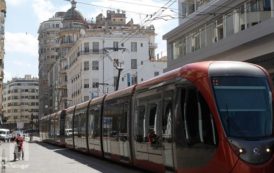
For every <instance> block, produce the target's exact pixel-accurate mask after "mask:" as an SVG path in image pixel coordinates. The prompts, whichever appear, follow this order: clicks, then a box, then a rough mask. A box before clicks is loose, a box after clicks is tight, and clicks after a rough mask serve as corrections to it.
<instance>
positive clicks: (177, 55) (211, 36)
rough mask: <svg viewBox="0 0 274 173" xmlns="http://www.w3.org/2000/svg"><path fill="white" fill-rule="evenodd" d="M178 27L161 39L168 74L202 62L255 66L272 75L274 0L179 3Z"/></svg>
mask: <svg viewBox="0 0 274 173" xmlns="http://www.w3.org/2000/svg"><path fill="white" fill-rule="evenodd" d="M178 7H179V11H180V14H179V26H178V27H176V28H175V29H173V30H172V31H170V32H169V33H167V34H166V35H164V39H166V40H167V51H168V67H167V68H166V69H165V71H169V70H172V69H175V68H177V67H180V66H182V65H184V64H187V63H191V62H196V61H205V60H236V61H248V62H253V63H257V64H259V65H262V66H264V67H265V68H267V69H268V70H269V71H270V72H271V73H272V72H274V66H273V64H274V60H273V58H274V49H273V47H274V42H273V40H274V30H273V28H274V18H273V17H274V0H239V1H232V0H179V1H178Z"/></svg>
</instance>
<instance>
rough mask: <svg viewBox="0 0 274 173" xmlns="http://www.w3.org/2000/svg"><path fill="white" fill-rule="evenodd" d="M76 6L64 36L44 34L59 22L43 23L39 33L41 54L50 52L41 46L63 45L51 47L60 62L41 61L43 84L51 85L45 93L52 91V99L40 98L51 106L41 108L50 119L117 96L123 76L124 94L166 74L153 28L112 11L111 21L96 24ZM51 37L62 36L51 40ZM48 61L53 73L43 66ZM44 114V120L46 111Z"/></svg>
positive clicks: (63, 28)
mask: <svg viewBox="0 0 274 173" xmlns="http://www.w3.org/2000/svg"><path fill="white" fill-rule="evenodd" d="M71 4H72V6H71V8H70V9H69V10H68V11H67V12H65V13H64V15H63V16H62V18H60V20H58V22H61V23H62V24H60V25H59V27H60V28H58V30H53V28H50V29H44V30H43V28H44V27H43V26H44V25H45V24H47V23H51V25H53V24H54V21H55V20H56V19H55V20H52V19H50V20H49V21H45V22H43V23H42V24H41V26H40V29H39V30H41V31H43V32H39V45H40V50H41V49H42V50H44V49H45V48H46V50H47V47H46V46H47V44H43V43H41V42H43V40H48V39H49V40H51V39H54V40H58V44H57V43H52V44H50V46H53V45H56V48H57V47H58V51H59V52H58V53H57V56H56V54H54V55H53V56H54V57H56V60H55V61H53V63H51V61H49V60H48V58H45V57H47V55H48V54H49V52H46V53H45V54H44V55H43V54H40V56H39V78H40V81H44V80H46V82H47V85H45V86H41V87H48V94H47V93H40V96H41V97H40V99H42V98H43V96H45V97H47V99H48V100H47V101H46V102H48V104H47V103H46V102H45V101H44V103H43V105H41V106H40V108H41V110H43V108H44V106H45V104H47V105H48V113H51V112H55V111H57V110H61V109H64V108H67V107H68V106H70V105H73V104H77V103H81V102H83V101H86V100H89V99H91V98H94V97H98V96H101V95H103V94H106V93H109V92H112V91H114V90H115V86H117V82H118V76H120V80H119V88H118V89H122V88H125V87H127V86H130V85H133V84H136V83H139V82H141V81H144V80H147V79H149V78H151V77H154V76H156V75H159V74H161V73H162V72H163V69H164V68H166V59H164V60H163V59H161V60H156V59H155V57H154V51H155V49H156V48H157V44H155V42H154V39H155V30H154V27H153V26H149V27H141V26H140V25H137V24H134V23H133V20H130V21H128V22H126V14H125V12H123V11H119V10H118V11H107V14H106V16H104V15H103V14H99V15H98V16H97V17H96V22H93V21H87V20H86V19H85V18H84V17H83V16H82V15H81V13H80V12H79V11H77V10H76V2H75V1H74V0H73V1H71ZM44 23H45V24H44ZM55 29H56V28H55ZM49 31H52V32H54V33H55V31H56V33H55V34H52V35H53V36H52V37H50V38H47V35H46V34H47V33H49ZM57 32H58V33H57ZM40 36H41V37H40ZM44 36H45V37H44ZM54 47H55V46H54ZM49 48H50V47H49ZM55 50H57V49H55ZM43 59H46V60H45V62H47V63H46V64H47V65H48V64H50V67H49V66H48V67H46V66H45V65H44V66H43V65H42V64H43V63H42V61H43ZM40 68H41V69H42V70H41V71H43V73H41V75H40ZM45 69H47V70H48V71H47V70H45ZM118 69H120V70H119V71H120V75H118ZM42 74H45V75H46V74H47V77H45V75H42ZM41 77H42V78H41ZM41 84H42V83H41ZM43 91H44V90H43ZM43 91H41V92H43ZM45 91H46V89H45ZM40 112H41V114H44V112H45V110H43V111H40Z"/></svg>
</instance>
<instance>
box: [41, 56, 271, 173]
mask: <svg viewBox="0 0 274 173" xmlns="http://www.w3.org/2000/svg"><path fill="white" fill-rule="evenodd" d="M272 100H273V93H272V83H271V80H270V78H269V75H268V73H267V72H266V70H264V69H263V68H262V67H260V66H257V65H254V64H250V63H245V62H233V61H208V62H197V63H192V64H187V65H184V66H183V67H180V68H178V69H175V70H173V71H170V72H167V73H165V74H163V75H161V76H158V77H155V78H153V79H150V80H148V81H144V82H142V83H140V84H136V85H134V86H130V87H128V88H126V89H123V90H119V91H116V92H113V93H110V94H106V95H104V96H102V97H98V98H95V99H92V100H89V101H87V102H84V103H81V104H78V105H74V106H71V107H69V108H67V109H65V110H60V111H58V112H56V113H53V114H50V115H47V116H44V117H43V118H42V119H41V121H40V128H41V129H40V135H41V138H42V140H43V141H45V142H50V143H54V144H58V145H61V146H65V147H68V148H71V149H75V150H78V151H81V152H85V153H89V154H91V155H95V156H98V157H102V158H105V159H109V160H112V161H115V162H119V163H123V164H127V165H130V166H135V167H138V168H141V169H144V170H148V171H152V172H157V173H164V172H176V173H273V172H274V158H273V152H274V137H273V132H274V130H273V110H272V102H273V101H272Z"/></svg>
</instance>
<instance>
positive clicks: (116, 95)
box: [105, 85, 136, 101]
mask: <svg viewBox="0 0 274 173" xmlns="http://www.w3.org/2000/svg"><path fill="white" fill-rule="evenodd" d="M135 87H136V85H132V86H130V87H128V88H125V89H121V90H118V91H115V92H113V93H111V94H108V95H107V96H106V99H105V101H108V100H111V99H113V98H121V97H125V96H128V95H132V94H133V92H134V90H135Z"/></svg>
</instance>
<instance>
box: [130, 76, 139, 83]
mask: <svg viewBox="0 0 274 173" xmlns="http://www.w3.org/2000/svg"><path fill="white" fill-rule="evenodd" d="M137 83H138V81H137V76H132V77H131V84H132V85H134V84H137Z"/></svg>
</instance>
